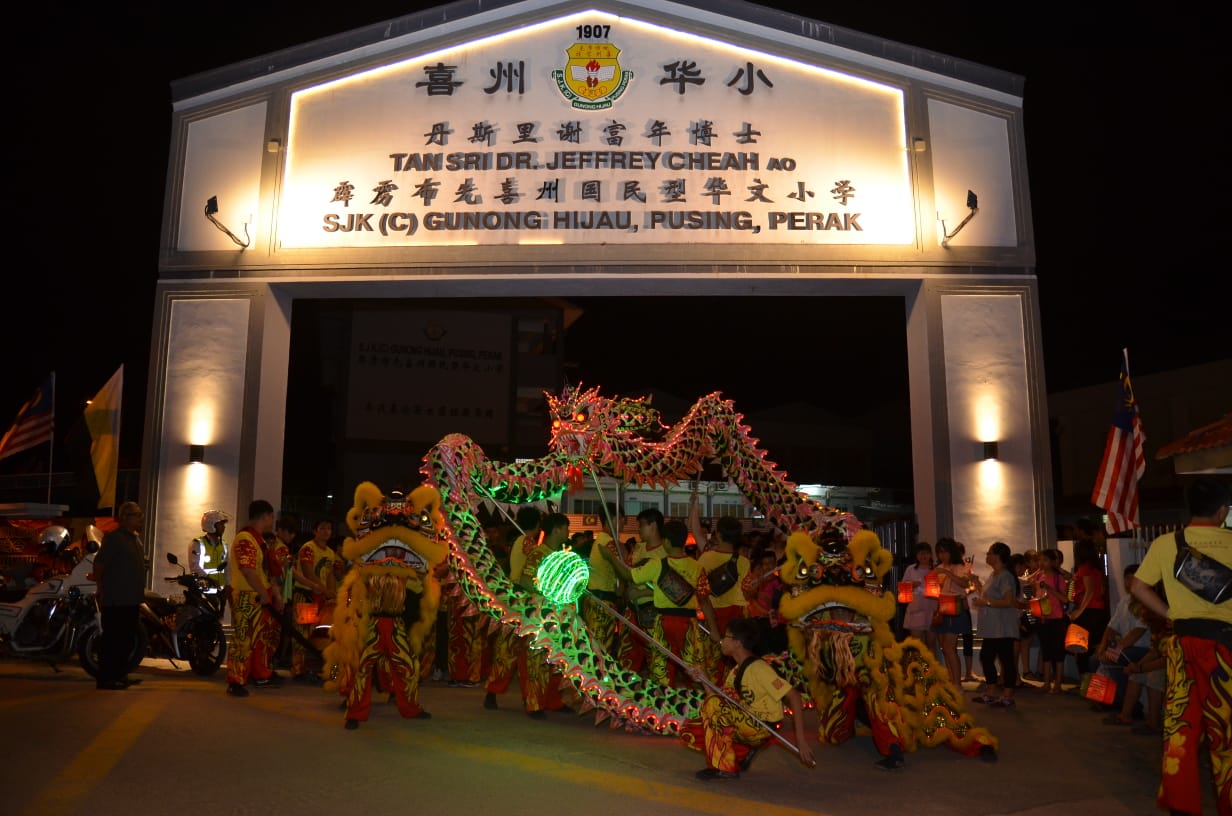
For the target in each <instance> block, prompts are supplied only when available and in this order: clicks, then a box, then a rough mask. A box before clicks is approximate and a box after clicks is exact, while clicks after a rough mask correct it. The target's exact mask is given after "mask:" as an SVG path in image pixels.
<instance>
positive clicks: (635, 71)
mask: <svg viewBox="0 0 1232 816" xmlns="http://www.w3.org/2000/svg"><path fill="white" fill-rule="evenodd" d="M611 19H614V20H617V21H619V19H620V18H615V17H612V18H611ZM643 28H644V26H643ZM621 33H622V31H621V26H619V25H605V24H594V25H590V24H584V25H572V26H568V25H566V24H565V23H564V22H562V23H561V25H560V27H559V28H558V29H555V30H554V29H551V28H548V29H546V30H545V31H543V32H538V33H537V34H536V36H537V37H538V38H539V39H537V40H534V41H533V42H531V43H530V44H528V45H526V46H525V47H515V45H513V44H510V43H508V42H503V41H497V42H496V43H492V44H488V45H487V46H486V48H485V50H482V51H480V50H476V51H474V52H470V51H466V52H463V51H459V52H458V53H456V54H455V53H443V54H442V56H441V57H440V58H437V57H435V56H434V57H432V58H430V59H428V60H426V61H424V62H421V63H418V64H416V63H415V62H414V61H413V60H412V61H409V62H407V63H406V64H405V66H404V67H401V68H400V71H401V73H400V75H399V81H397V82H392V81H391V82H390V83H389V87H388V89H387V90H385V89H383V90H382V91H381V92H380V93H377V92H376V91H375V90H369V89H365V95H364V96H363V97H362V98H363V99H366V100H369V103H368V104H369V105H371V104H372V100H378V99H380V100H385V99H386V98H388V104H389V107H388V108H387V109H386V110H388V111H392V113H386V112H385V111H382V113H381V115H380V116H379V117H377V119H376V120H375V121H378V122H380V123H381V124H377V125H372V126H370V127H363V126H361V125H360V123H359V121H358V120H355V121H353V120H352V118H351V117H352V116H353V115H359V114H362V113H363V111H362V110H361V109H360V106H359V103H356V107H355V109H353V110H350V109H347V106H346V94H345V89H346V85H345V84H342V85H340V86H339V87H338V88H335V89H334V90H332V91H331V93H330V94H328V95H327V96H326V95H321V96H320V97H318V96H314V95H312V94H311V93H307V94H304V96H303V98H302V100H296V101H295V102H294V103H293V109H294V107H295V106H296V105H301V104H302V105H303V106H304V107H305V108H307V107H309V106H314V105H319V106H321V109H320V110H316V109H315V108H314V109H313V116H312V121H313V122H314V123H316V130H315V131H314V132H313V134H312V135H313V137H314V138H315V139H316V144H315V145H314V147H315V148H316V150H315V154H314V155H316V156H317V157H318V158H317V160H316V161H315V162H314V163H313V165H312V168H311V170H312V172H308V170H307V168H305V170H304V171H303V172H295V171H296V164H295V162H296V161H297V157H294V156H293V157H292V158H291V159H289V160H288V181H289V182H290V183H289V184H288V185H287V189H288V190H294V193H295V196H296V201H297V202H298V201H316V202H319V206H320V209H318V210H317V213H318V215H317V216H316V219H317V221H316V223H317V227H316V229H317V230H318V235H319V236H322V237H319V238H315V239H313V238H307V239H306V240H304V241H303V243H307V244H310V245H319V246H330V245H335V246H356V245H375V246H384V245H390V242H391V241H395V242H399V243H402V244H404V245H418V244H425V243H427V244H431V243H441V242H442V241H445V242H450V241H451V240H452V241H457V240H458V239H463V240H469V241H475V242H480V243H509V242H510V241H517V240H522V239H526V238H534V236H535V235H543V236H544V237H545V238H552V239H555V240H556V241H558V242H582V243H586V242H594V241H623V242H629V241H637V240H639V238H638V234H639V233H640V234H641V235H643V236H647V237H645V238H642V239H640V240H644V241H650V242H656V241H669V240H673V239H672V238H670V237H668V234H670V233H671V232H673V231H680V230H684V231H688V232H691V233H695V234H696V232H697V231H707V232H709V233H711V236H713V237H711V236H707V237H706V238H705V239H701V240H720V241H729V242H730V241H735V240H741V239H739V238H737V237H736V236H738V235H745V236H750V238H746V239H743V240H766V241H771V242H774V241H780V242H793V243H799V242H815V243H816V242H830V243H873V242H878V243H893V242H898V243H907V242H910V241H911V240H912V239H913V235H914V232H913V231H914V221H913V217H912V201H911V196H910V185H909V179H908V174H907V172H906V164H907V160H906V151H905V150H904V149H903V147H902V146H903V145H904V144H905V133H904V132H903V124H902V123H903V111H902V92H901V91H900V90H898V89H894V88H888V87H886V86H877V85H875V84H873V83H869V82H864V81H860V82H856V81H854V80H849V79H847V78H845V77H842V76H841V75H837V74H835V75H833V76H831V75H830V74H826V75H822V74H820V73H819V70H818V69H812V70H811V72H810V71H809V70H805V69H804V68H801V67H799V66H795V65H794V64H789V63H785V62H782V61H775V60H773V59H772V58H767V57H765V56H764V55H752V54H749V53H747V52H743V51H740V50H739V49H735V48H732V47H730V46H723V45H722V44H718V43H713V42H710V41H702V43H703V44H701V45H698V46H696V47H692V48H690V47H687V46H686V45H685V44H682V43H681V42H678V41H674V40H663V39H662V38H660V37H656V36H655V35H654V32H653V31H650V32H647V31H644V30H642V29H638V30H637V31H636V32H635V33H632V34H628V35H627V36H621V37H619V39H618V35H619V34H621ZM561 35H564V36H565V37H567V38H570V39H572V40H573V41H572V42H567V43H562V42H561V41H560V37H561ZM618 42H619V47H618V45H617V43H618ZM552 54H555V55H556V56H555V57H552V56H551V55H552ZM545 63H550V64H545ZM412 78H413V81H411V80H412ZM374 82H376V80H374ZM869 96H871V97H872V102H871V103H870V102H869V101H868V100H866V99H865V97H869ZM357 98H359V97H357ZM846 100H853V101H854V102H858V103H860V104H859V105H858V106H856V105H853V104H850V103H849V104H847V105H846V106H845V107H847V108H853V109H855V108H857V107H858V110H859V112H858V113H857V114H853V115H846V114H844V113H843V110H844V105H843V104H842V103H843V102H844V101H846ZM562 103H565V104H564V105H562ZM327 109H328V110H327ZM293 115H295V114H294V110H293ZM387 119H388V122H389V124H384V123H385V122H386V120H387ZM394 124H396V127H395V126H393V125H394ZM301 131H302V132H306V131H305V129H302V128H301ZM343 132H345V133H347V134H354V135H353V136H346V137H344V136H342V135H337V134H341V133H343ZM331 133H333V134H335V138H336V140H337V143H336V144H335V145H334V146H333V149H332V150H331V149H329V145H328V140H329V139H330V137H331ZM882 157H884V158H885V160H884V161H882ZM331 171H332V172H331ZM293 174H294V176H293ZM310 185H311V186H310ZM306 211H310V210H307V209H306ZM284 223H285V222H284ZM304 229H305V226H304V225H303V224H302V223H299V222H297V223H296V224H295V225H294V229H289V230H287V229H284V234H285V235H286V236H288V238H289V236H291V235H293V234H300V235H302V233H303V230H304ZM866 231H868V232H869V233H871V234H866ZM586 233H600V234H599V235H595V236H594V237H587V235H586ZM800 233H808V234H810V235H800ZM656 235H662V237H654V236H656ZM720 235H721V236H725V237H721V238H720V237H718V236H720ZM827 235H828V236H832V237H829V238H827V237H826V236H827ZM751 236H764V237H762V238H759V239H753V238H751ZM288 238H284V241H286V240H288ZM331 238H332V240H333V241H340V242H341V243H333V244H331V243H330V240H331Z"/></svg>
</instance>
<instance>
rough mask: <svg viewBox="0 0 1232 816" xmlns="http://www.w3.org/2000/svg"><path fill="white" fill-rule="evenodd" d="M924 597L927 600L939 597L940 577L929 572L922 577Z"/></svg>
mask: <svg viewBox="0 0 1232 816" xmlns="http://www.w3.org/2000/svg"><path fill="white" fill-rule="evenodd" d="M924 595H925V596H927V597H929V598H940V597H941V576H940V575H938V574H937V573H935V572H930V573H928V575H925V576H924Z"/></svg>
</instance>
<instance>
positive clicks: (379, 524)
mask: <svg viewBox="0 0 1232 816" xmlns="http://www.w3.org/2000/svg"><path fill="white" fill-rule="evenodd" d="M347 527H348V528H350V530H351V533H352V536H351V537H350V538H347V539H346V541H344V542H343V544H342V555H343V557H344V558H346V560H347V561H350V562H351V563H352V566H351V567H350V569H349V570H348V571H347V574H346V576H345V577H344V578H343V579H342V584H341V586H339V588H338V605H337V608H336V611H335V613H334V623H333V626H332V627H331V629H330V643H329V645H328V646H326V648H325V652H324V657H325V665H326V666H327V667H329V677H330V679H329V681H328V682H327V683H326V684H325V688H326V689H329V690H331V691H337V692H339V693H341V694H342V695H343V696H345V697H346V702H347V710H346V727H347V728H348V729H353V728H357V727H358V726H359V723H360V722H362V721H364V720H367V719H368V713H369V710H370V709H371V705H372V686H373V683H376V684H377V685H378V687H379V688H380V689H381V690H382V691H386V692H393V694H394V699H395V700H396V702H397V704H398V712H399V713H400V714H401V715H402V716H403V717H407V718H416V719H427V718H428V717H429V716H431V715H429V714H428V712H427V711H424V710H423V708H422V707H421V706H420V705H419V654H420V652H421V650H422V648H423V639H424V635H425V634H426V633H427V632H428V631H429V630H430V629H431V628H432V627H433V626H435V625H436V613H437V609H438V608H439V607H440V603H441V586H440V583H439V582H438V581H437V580H436V577H435V575H434V574H433V571H434V569H435V568H436V567H437V566H438V565H439V564H440V563H442V562H443V561H444V560H445V557H446V556H447V555H448V554H449V544H448V541H447V540H446V535H447V534H446V531H445V517H444V515H443V514H442V513H441V494H440V493H439V492H438V491H437V490H436V488H434V487H431V486H429V485H424V486H421V487H417V488H415V490H413V491H412V492H411V494H410V495H409V496H405V497H404V496H403V495H402V494H401V493H398V492H394V493H392V494H391V495H389V496H385V495H383V494H382V493H381V490H380V488H378V487H377V486H376V485H375V484H373V483H372V482H363V483H361V484H360V485H359V486H358V487H356V488H355V503H354V506H353V507H351V509H350V511H349V512H348V513H347Z"/></svg>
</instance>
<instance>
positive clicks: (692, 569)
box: [603, 520, 718, 687]
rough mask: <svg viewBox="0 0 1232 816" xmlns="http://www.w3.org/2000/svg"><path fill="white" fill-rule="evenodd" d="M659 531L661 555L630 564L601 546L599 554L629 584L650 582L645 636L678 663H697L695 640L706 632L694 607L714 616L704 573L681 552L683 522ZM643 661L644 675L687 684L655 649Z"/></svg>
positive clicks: (698, 647) (666, 682)
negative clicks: (652, 616)
mask: <svg viewBox="0 0 1232 816" xmlns="http://www.w3.org/2000/svg"><path fill="white" fill-rule="evenodd" d="M663 532H664V540H665V541H666V555H667V557H666V558H659V559H656V558H648V559H644V560H642V561H640V562H638V563H637V564H635V565H634V566H633V567H632V568H631V569H630V568H629V567H626V566H625V565H624V563H623V562H621V561H620V560H619V558H618V557H616V556H615V555H614V554H611V553H610V551H608V550H606V549H604V550H603V552H604V553H607V554H606V555H605V557H606V558H607V560H608V562H609V563H610V564H612V565H613V567H614V568H615V569H616V572H617V573H618V574H619V575H620V576H621V577H622V578H625V579H626V580H628V581H629V582H631V583H633V584H640V585H646V584H649V585H650V586H651V587H652V591H653V597H654V610H655V619H654V623H653V626H652V628H651V630H650V635H651V637H653V638H654V639H655V640H656V641H657V642H658V643H659V645H661V646H665V647H666V648H667V649H668V650H669V651H671V653H672V654H674V655H675V656H676V657H678V658H680V659H681V660H683V661H684V662H686V663H700V662H702V660H703V659H704V647H702V645H701V642H700V641H701V640H702V639H703V638H706V637H708V635H706V634H704V633H703V632H702V627H701V626H700V623H699V621H698V619H697V610H698V608H699V606H700V607H701V609H702V610H703V612H704V614H705V616H706V619H707V620H712V619H713V618H714V607H713V606H712V605H711V603H710V597H709V596H710V591H709V587H708V585H707V584H706V576H705V573H703V572H702V569H701V566H700V565H699V564H698V563H697V560H696V559H693V558H690V557H689V556H687V555H685V553H684V544H685V540H686V539H687V538H688V536H689V530H688V528H687V527H686V526H685V524H684V522H682V521H674V520H673V521H668V522H664V524H663ZM712 638H713V639H714V640H716V641H717V640H718V634H717V633H714V634H713V636H712ZM647 665H648V667H649V675H650V677H651V678H652V679H654V680H655V681H656V682H658V683H660V684H661V685H665V686H677V687H686V686H689V685H691V681H690V680H689V679H688V677H687V675H686V674H685V673H684V672H683V671H681V670H680V669H679V667H678V666H677V664H676V662H675V661H673V660H671V659H670V658H668V657H667V655H665V654H663V652H662V651H660V650H658V649H655V650H653V651H652V652H651V653H650V655H649V659H648V661H647Z"/></svg>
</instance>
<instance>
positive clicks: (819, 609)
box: [791, 601, 873, 635]
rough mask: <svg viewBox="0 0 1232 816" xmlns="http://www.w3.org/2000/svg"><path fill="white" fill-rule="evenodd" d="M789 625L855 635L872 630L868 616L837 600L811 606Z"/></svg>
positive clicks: (868, 632)
mask: <svg viewBox="0 0 1232 816" xmlns="http://www.w3.org/2000/svg"><path fill="white" fill-rule="evenodd" d="M791 625H792V626H794V627H796V628H797V629H803V630H807V631H828V632H850V633H851V634H856V635H867V634H871V633H872V631H873V624H872V622H871V621H870V620H869V619H868V617H866V616H865V615H861V614H860V613H859V612H857V611H856V610H854V609H852V608H851V607H849V606H844V605H843V604H840V603H838V602H837V601H827V602H825V603H823V604H821V605H819V606H815V607H813V608H812V609H810V610H809V611H808V613H806V614H804V615H802V616H800V618H798V619H797V620H795V621H793V622H792V624H791Z"/></svg>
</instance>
